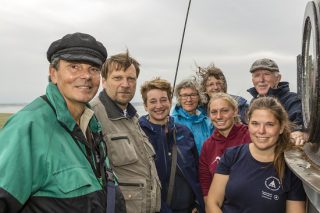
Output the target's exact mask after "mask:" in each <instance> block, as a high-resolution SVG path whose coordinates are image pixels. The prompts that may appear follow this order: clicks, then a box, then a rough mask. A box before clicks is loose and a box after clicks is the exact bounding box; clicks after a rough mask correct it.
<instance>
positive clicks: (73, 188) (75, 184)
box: [53, 167, 96, 194]
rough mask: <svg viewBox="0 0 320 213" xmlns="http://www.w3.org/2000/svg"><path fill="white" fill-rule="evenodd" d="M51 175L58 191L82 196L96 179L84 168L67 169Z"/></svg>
mask: <svg viewBox="0 0 320 213" xmlns="http://www.w3.org/2000/svg"><path fill="white" fill-rule="evenodd" d="M53 175H54V179H55V182H56V184H57V187H58V189H59V190H60V191H61V192H63V193H64V194H69V193H71V194H73V193H76V194H82V192H85V191H87V190H88V189H89V188H90V187H91V186H92V184H93V181H94V180H95V179H96V178H95V177H94V176H93V174H91V173H90V171H88V170H87V169H86V168H85V167H75V168H67V169H64V170H61V171H58V172H56V173H55V174H53Z"/></svg>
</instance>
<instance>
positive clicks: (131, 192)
mask: <svg viewBox="0 0 320 213" xmlns="http://www.w3.org/2000/svg"><path fill="white" fill-rule="evenodd" d="M119 186H120V189H121V191H122V194H123V196H124V199H125V201H126V207H127V211H128V213H131V212H134V213H140V212H146V209H145V208H146V190H145V181H142V180H141V181H139V180H134V179H130V180H129V179H123V180H121V182H120V181H119Z"/></svg>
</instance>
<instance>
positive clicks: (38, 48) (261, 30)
mask: <svg viewBox="0 0 320 213" xmlns="http://www.w3.org/2000/svg"><path fill="white" fill-rule="evenodd" d="M0 2H1V7H0V66H1V69H0V73H1V77H0V88H1V89H0V103H27V102H30V101H32V100H33V99H34V98H36V97H37V96H39V95H42V94H44V92H45V88H46V85H47V76H48V65H49V64H48V61H47V59H46V51H47V49H48V47H49V45H50V44H51V43H52V42H53V41H55V40H57V39H59V38H61V37H62V36H64V35H65V34H68V33H74V32H84V33H88V34H91V35H93V36H94V37H95V38H96V39H97V40H99V41H101V42H102V43H103V44H104V45H105V46H106V48H107V50H108V53H109V55H113V54H117V53H119V52H123V51H125V50H126V49H127V48H128V49H129V51H130V53H131V55H132V56H133V57H135V58H136V59H137V60H138V61H139V62H140V63H141V65H142V66H141V74H140V77H139V79H138V86H137V93H136V96H135V97H134V100H133V101H141V95H140V93H139V90H140V85H141V83H142V82H144V81H146V80H150V79H152V78H153V77H155V76H161V77H163V78H165V79H167V80H169V81H171V82H173V79H174V72H175V69H176V63H177V58H178V53H179V47H180V41H181V37H182V30H183V25H184V19H185V14H186V11H187V6H188V2H189V0H55V1H52V0H50V1H49V0H28V1H24V0H1V1H0ZM307 2H308V1H307V0H268V1H266V0H192V3H191V8H190V14H189V20H188V25H187V29H186V35H185V40H184V46H183V50H182V56H181V61H180V68H179V73H178V82H179V81H181V80H182V79H184V78H187V77H190V76H191V75H194V74H195V63H197V64H198V65H200V66H207V65H209V64H210V63H215V65H216V66H217V67H220V68H221V69H222V70H223V71H224V73H225V75H226V77H227V81H228V92H229V93H231V94H235V95H241V96H243V97H245V98H247V99H248V100H250V99H251V97H250V95H249V94H248V93H247V92H246V90H247V89H248V88H249V87H251V86H252V83H251V75H250V73H249V68H250V66H251V64H252V63H253V61H254V60H256V59H259V58H263V57H269V58H271V59H274V60H275V61H276V62H277V63H278V65H279V68H280V72H281V73H282V79H283V80H286V81H289V82H290V87H291V90H292V91H296V85H297V84H296V56H297V55H298V54H300V52H301V40H302V22H303V17H304V10H305V6H306V3H307Z"/></svg>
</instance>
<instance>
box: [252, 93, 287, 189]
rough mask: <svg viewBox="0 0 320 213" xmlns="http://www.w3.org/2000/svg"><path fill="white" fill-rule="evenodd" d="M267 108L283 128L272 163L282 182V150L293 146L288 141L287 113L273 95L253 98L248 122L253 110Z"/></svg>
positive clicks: (283, 170) (283, 164)
mask: <svg viewBox="0 0 320 213" xmlns="http://www.w3.org/2000/svg"><path fill="white" fill-rule="evenodd" d="M261 109H262V110H269V111H270V112H271V113H272V114H273V115H274V117H275V118H276V119H277V120H278V121H279V123H280V127H282V128H283V132H282V134H280V135H279V138H278V141H277V144H276V147H275V150H274V160H273V165H274V167H275V169H276V172H277V175H278V177H279V179H280V181H281V183H283V182H282V181H283V178H284V173H285V160H284V151H286V150H288V149H290V148H292V147H293V143H292V142H290V133H291V131H290V128H291V123H290V121H289V119H288V113H287V112H286V110H285V109H284V108H283V106H282V104H281V103H280V102H279V101H278V100H277V99H276V98H273V97H260V98H257V99H255V100H254V101H253V102H252V103H251V105H250V108H249V112H248V118H249V123H250V120H251V116H252V114H253V112H254V111H255V110H261Z"/></svg>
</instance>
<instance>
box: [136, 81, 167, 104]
mask: <svg viewBox="0 0 320 213" xmlns="http://www.w3.org/2000/svg"><path fill="white" fill-rule="evenodd" d="M153 89H159V90H162V91H165V92H167V95H168V98H169V100H170V102H171V100H172V87H171V84H170V83H169V81H167V80H164V79H161V78H160V77H156V78H155V79H153V80H151V81H146V82H144V83H143V85H142V86H141V90H140V92H141V96H142V100H143V103H144V105H146V104H147V93H148V92H149V91H150V90H153Z"/></svg>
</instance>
